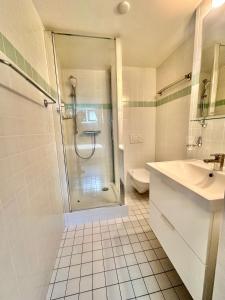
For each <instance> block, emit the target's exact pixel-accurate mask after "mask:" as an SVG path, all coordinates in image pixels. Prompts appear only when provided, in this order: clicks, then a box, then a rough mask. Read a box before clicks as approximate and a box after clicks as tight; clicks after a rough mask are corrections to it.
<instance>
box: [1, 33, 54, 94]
mask: <svg viewBox="0 0 225 300" xmlns="http://www.w3.org/2000/svg"><path fill="white" fill-rule="evenodd" d="M0 51H1V52H2V53H4V54H5V55H6V56H7V57H8V58H9V59H10V60H11V61H12V62H13V63H14V64H15V65H16V66H17V67H18V68H20V69H21V70H22V71H23V72H24V73H25V74H26V75H27V76H29V77H30V78H31V79H32V80H33V81H35V83H36V84H38V85H39V86H40V87H41V88H42V89H44V90H45V91H46V92H47V93H49V94H50V95H51V96H52V97H53V98H55V99H56V98H57V96H58V94H57V92H56V90H54V89H53V88H52V87H51V86H50V85H49V84H48V83H47V82H46V81H45V79H44V78H43V77H42V76H41V75H40V74H39V73H38V72H37V71H36V70H35V68H34V67H32V65H31V64H30V63H29V62H28V61H27V60H26V59H25V58H24V57H23V55H22V54H21V53H20V52H19V51H18V50H17V49H16V48H15V47H14V46H13V44H12V43H11V42H10V41H9V40H8V39H7V38H6V37H5V36H4V35H3V34H2V33H1V32H0Z"/></svg>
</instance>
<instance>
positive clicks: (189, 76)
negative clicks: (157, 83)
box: [157, 72, 192, 96]
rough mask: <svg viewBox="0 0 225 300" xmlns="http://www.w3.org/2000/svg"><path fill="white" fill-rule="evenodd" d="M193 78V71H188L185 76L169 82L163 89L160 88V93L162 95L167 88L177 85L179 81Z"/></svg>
mask: <svg viewBox="0 0 225 300" xmlns="http://www.w3.org/2000/svg"><path fill="white" fill-rule="evenodd" d="M191 78H192V73H191V72H190V73H188V74H185V75H184V77H182V78H181V79H178V80H176V81H174V82H172V83H170V84H168V85H167V86H165V87H164V88H163V89H161V90H159V91H158V92H157V94H158V95H160V96H162V94H163V92H165V91H166V90H168V89H170V88H171V87H173V86H174V85H177V84H178V83H181V82H183V81H184V80H191Z"/></svg>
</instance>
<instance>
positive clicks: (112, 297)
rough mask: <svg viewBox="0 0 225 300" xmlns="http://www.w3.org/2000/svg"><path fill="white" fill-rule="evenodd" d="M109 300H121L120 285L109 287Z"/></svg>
mask: <svg viewBox="0 0 225 300" xmlns="http://www.w3.org/2000/svg"><path fill="white" fill-rule="evenodd" d="M107 299H108V300H120V299H121V296H120V288H119V285H118V284H116V285H111V286H108V287H107Z"/></svg>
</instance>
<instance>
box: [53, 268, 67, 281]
mask: <svg viewBox="0 0 225 300" xmlns="http://www.w3.org/2000/svg"><path fill="white" fill-rule="evenodd" d="M68 274H69V267H67V268H62V269H58V270H57V274H56V278H55V281H56V282H58V281H63V280H67V279H68Z"/></svg>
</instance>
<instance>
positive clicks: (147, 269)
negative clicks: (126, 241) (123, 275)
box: [139, 262, 153, 277]
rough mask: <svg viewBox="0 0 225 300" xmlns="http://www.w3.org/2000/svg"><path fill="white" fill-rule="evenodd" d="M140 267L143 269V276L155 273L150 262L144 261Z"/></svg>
mask: <svg viewBox="0 0 225 300" xmlns="http://www.w3.org/2000/svg"><path fill="white" fill-rule="evenodd" d="M139 267H140V269H141V274H142V276H143V277H145V276H150V275H152V274H153V272H152V269H151V266H150V263H149V262H147V263H143V264H139Z"/></svg>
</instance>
